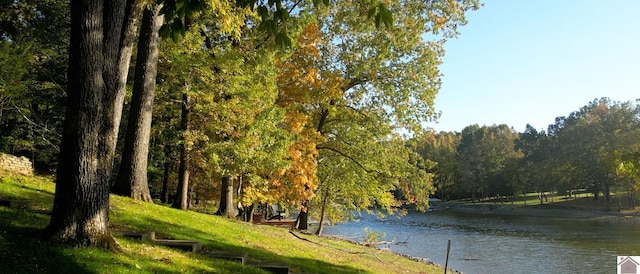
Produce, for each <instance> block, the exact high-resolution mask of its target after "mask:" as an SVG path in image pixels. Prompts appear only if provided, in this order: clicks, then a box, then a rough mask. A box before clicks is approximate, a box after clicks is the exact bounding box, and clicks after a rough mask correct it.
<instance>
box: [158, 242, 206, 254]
mask: <svg viewBox="0 0 640 274" xmlns="http://www.w3.org/2000/svg"><path fill="white" fill-rule="evenodd" d="M155 242H156V244H159V245H163V246H168V247H173V248H178V249H181V250H184V251H190V252H193V253H196V252H198V251H200V250H201V249H202V243H200V242H199V241H192V240H166V239H156V241H155Z"/></svg>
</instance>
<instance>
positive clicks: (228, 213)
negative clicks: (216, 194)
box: [216, 176, 236, 218]
mask: <svg viewBox="0 0 640 274" xmlns="http://www.w3.org/2000/svg"><path fill="white" fill-rule="evenodd" d="M216 215H222V216H225V217H227V218H233V217H235V216H236V211H235V208H234V206H233V180H232V178H231V177H230V176H223V177H222V186H221V187H220V206H219V207H218V211H217V212H216Z"/></svg>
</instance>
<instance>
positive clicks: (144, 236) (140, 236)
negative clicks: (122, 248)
mask: <svg viewBox="0 0 640 274" xmlns="http://www.w3.org/2000/svg"><path fill="white" fill-rule="evenodd" d="M122 236H124V237H127V238H133V239H136V240H142V241H151V242H153V241H155V240H156V232H155V231H147V232H135V231H124V232H122Z"/></svg>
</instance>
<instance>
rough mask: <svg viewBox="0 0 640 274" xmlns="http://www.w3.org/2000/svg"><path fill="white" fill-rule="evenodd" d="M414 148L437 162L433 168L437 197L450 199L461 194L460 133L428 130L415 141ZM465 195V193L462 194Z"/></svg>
mask: <svg viewBox="0 0 640 274" xmlns="http://www.w3.org/2000/svg"><path fill="white" fill-rule="evenodd" d="M412 142H413V143H415V144H413V148H414V150H415V151H416V152H417V153H419V154H420V155H421V156H422V158H424V159H429V160H431V161H434V162H435V163H436V165H435V167H433V168H432V169H431V172H432V173H433V174H434V176H435V177H434V179H435V181H434V182H435V184H436V188H437V192H436V193H435V195H436V197H439V198H440V199H442V200H448V199H449V197H456V196H458V195H460V193H458V191H457V190H456V189H455V188H456V187H457V182H456V179H457V176H458V174H457V170H458V162H457V161H456V154H457V147H458V144H459V143H460V134H459V133H455V132H439V133H433V132H427V133H425V134H424V135H423V136H421V137H420V138H415V139H414V140H413V141H412ZM462 195H464V194H462Z"/></svg>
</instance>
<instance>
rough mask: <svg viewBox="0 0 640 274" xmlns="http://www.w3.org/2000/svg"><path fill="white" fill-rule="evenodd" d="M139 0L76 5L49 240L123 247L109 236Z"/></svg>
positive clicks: (91, 0)
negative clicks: (112, 185)
mask: <svg viewBox="0 0 640 274" xmlns="http://www.w3.org/2000/svg"><path fill="white" fill-rule="evenodd" d="M138 5H139V1H128V2H127V1H122V0H121V1H116V0H114V1H107V2H104V1H97V0H72V1H71V6H70V7H71V40H70V46H69V68H68V79H69V85H68V91H67V94H68V97H67V112H66V117H65V122H64V129H63V133H62V141H61V144H60V155H59V160H58V167H57V173H56V194H55V198H54V204H53V211H52V213H51V220H50V222H49V225H48V226H47V228H46V229H45V235H46V236H47V237H48V238H50V239H51V240H53V241H56V242H62V243H67V244H71V245H74V246H88V245H94V246H102V247H112V248H118V245H117V243H116V242H115V240H114V239H113V237H111V234H110V232H109V181H110V175H111V172H112V168H113V158H114V154H115V144H116V140H117V135H118V126H119V123H120V117H121V111H122V102H123V100H124V84H125V83H126V78H127V75H126V74H127V72H128V65H129V61H128V60H127V59H129V58H130V57H131V51H130V50H131V48H130V47H131V44H132V43H131V44H128V42H129V41H132V40H129V39H130V38H131V39H132V36H133V35H134V34H135V22H136V20H135V18H136V16H135V7H137V6H138Z"/></svg>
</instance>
